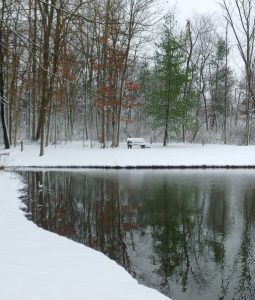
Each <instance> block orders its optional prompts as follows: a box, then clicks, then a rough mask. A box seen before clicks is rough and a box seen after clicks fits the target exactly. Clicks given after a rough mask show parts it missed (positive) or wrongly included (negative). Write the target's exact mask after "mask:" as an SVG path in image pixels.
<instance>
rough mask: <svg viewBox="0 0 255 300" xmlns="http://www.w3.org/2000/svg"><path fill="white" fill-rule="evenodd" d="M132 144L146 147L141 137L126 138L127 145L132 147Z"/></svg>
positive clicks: (142, 147)
mask: <svg viewBox="0 0 255 300" xmlns="http://www.w3.org/2000/svg"><path fill="white" fill-rule="evenodd" d="M133 146H139V147H141V149H144V148H145V147H146V143H145V141H144V139H143V138H127V147H128V149H132V147H133Z"/></svg>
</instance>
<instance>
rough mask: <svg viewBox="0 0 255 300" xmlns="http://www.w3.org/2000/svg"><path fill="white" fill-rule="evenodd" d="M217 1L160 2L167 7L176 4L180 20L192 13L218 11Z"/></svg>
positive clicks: (173, 0) (219, 9) (219, 10)
mask: <svg viewBox="0 0 255 300" xmlns="http://www.w3.org/2000/svg"><path fill="white" fill-rule="evenodd" d="M219 1H220V0H218V1H216V0H167V1H162V2H163V3H164V2H165V3H167V6H168V7H169V8H171V7H174V6H176V12H177V15H179V18H180V19H181V20H186V19H188V18H190V17H191V16H192V15H193V14H194V13H208V14H212V13H214V12H218V13H220V12H221V8H220V6H219V4H218V3H217V2H219ZM179 18H178V19H179Z"/></svg>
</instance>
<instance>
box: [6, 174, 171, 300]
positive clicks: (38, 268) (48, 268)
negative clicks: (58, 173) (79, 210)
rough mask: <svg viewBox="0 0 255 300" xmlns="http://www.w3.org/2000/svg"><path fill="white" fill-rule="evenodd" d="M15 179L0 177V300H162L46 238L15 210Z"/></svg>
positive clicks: (82, 252)
mask: <svg viewBox="0 0 255 300" xmlns="http://www.w3.org/2000/svg"><path fill="white" fill-rule="evenodd" d="M21 187H22V184H21V181H20V178H19V176H18V175H16V174H13V173H7V172H4V171H1V172H0V190H1V197H0V211H1V215H0V237H1V247H0V266H1V273H0V299H1V300H45V299H47V300H71V299H75V300H79V299H82V300H85V299H86V300H99V299H100V300H101V299H104V300H114V299H115V300H122V299H123V300H124V299H126V300H142V299H146V300H163V299H169V298H167V297H165V296H163V295H161V294H160V293H159V292H157V291H156V290H153V289H150V288H147V287H145V286H143V285H139V284H138V283H137V281H136V280H135V279H133V278H132V277H131V276H130V275H129V274H128V273H127V272H126V271H125V270H124V269H123V268H122V267H120V266H118V265H117V264H116V263H115V262H114V261H112V260H110V259H109V258H107V257H106V256H105V255H103V254H101V253H100V252H97V251H95V250H92V249H90V248H88V247H85V246H83V245H81V244H78V243H75V242H73V241H71V240H68V239H66V238H64V237H61V236H58V235H56V234H53V233H50V232H47V231H45V230H43V229H41V228H39V227H37V226H36V225H35V224H34V223H32V222H29V221H27V219H26V218H25V217H24V216H23V213H22V211H21V210H20V209H19V206H21V203H20V200H19V199H18V197H17V195H18V190H19V189H20V188H21Z"/></svg>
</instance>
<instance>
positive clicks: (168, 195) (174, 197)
mask: <svg viewBox="0 0 255 300" xmlns="http://www.w3.org/2000/svg"><path fill="white" fill-rule="evenodd" d="M197 193H198V190H197V188H196V187H188V188H185V187H184V186H181V185H179V186H178V185H169V184H164V185H163V186H159V187H158V188H157V189H156V190H154V194H152V192H151V191H148V194H146V201H145V202H144V206H143V208H142V213H143V214H144V215H145V216H144V218H143V220H144V221H143V226H151V227H152V230H153V238H154V243H155V252H156V254H157V259H158V264H159V267H158V273H159V274H160V276H162V282H161V285H162V291H164V293H166V294H170V289H171V285H172V284H171V282H170V281H171V280H174V281H176V282H178V283H179V284H181V286H182V288H183V291H185V290H186V288H187V282H188V278H189V276H190V273H192V274H193V275H195V274H194V273H195V272H196V270H197V269H200V267H199V266H195V267H194V266H193V267H192V265H191V264H199V262H198V259H197V253H196V251H197V250H198V249H197V240H198V238H199V227H198V225H199V224H200V215H201V212H200V211H199V209H198V208H197V207H198V205H197V204H196V205H195V203H194V202H196V199H197ZM200 246H201V243H200V245H199V247H200ZM191 256H192V258H191ZM200 259H201V257H200ZM196 277H198V276H197V275H195V276H194V278H196ZM202 280H203V278H202ZM196 281H201V278H196Z"/></svg>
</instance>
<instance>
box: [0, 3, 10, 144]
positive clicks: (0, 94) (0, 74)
mask: <svg viewBox="0 0 255 300" xmlns="http://www.w3.org/2000/svg"><path fill="white" fill-rule="evenodd" d="M4 9H5V0H3V3H2V14H1V17H2V20H3V18H4ZM0 103H1V104H0V114H1V123H2V129H3V138H4V146H5V149H10V141H9V137H8V131H7V126H6V121H5V104H6V102H5V99H4V54H3V22H2V21H1V23H0Z"/></svg>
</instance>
